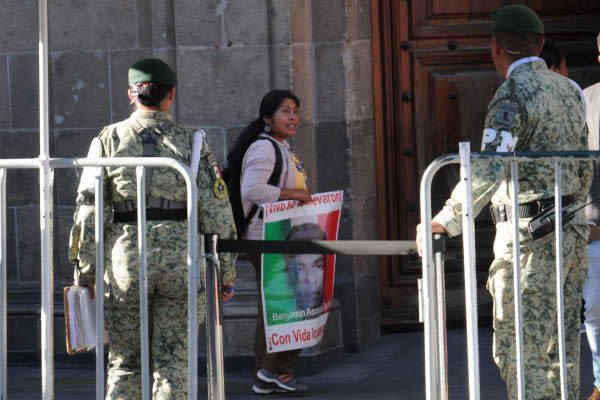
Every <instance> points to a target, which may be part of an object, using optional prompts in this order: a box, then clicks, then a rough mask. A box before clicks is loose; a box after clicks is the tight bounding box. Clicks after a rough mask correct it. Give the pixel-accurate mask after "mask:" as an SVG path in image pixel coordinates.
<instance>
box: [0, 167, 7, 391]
mask: <svg viewBox="0 0 600 400" xmlns="http://www.w3.org/2000/svg"><path fill="white" fill-rule="evenodd" d="M7 222H8V221H7V220H6V169H5V168H1V169H0V398H1V399H6V392H7V386H6V385H7V379H6V372H7V370H6V355H7V351H8V348H7V343H6V334H7V331H6V326H7V323H8V309H7V302H6V295H7V292H6V290H7V288H6V266H7V262H6V260H7V259H6V257H7V254H6V250H7V248H6V224H7Z"/></svg>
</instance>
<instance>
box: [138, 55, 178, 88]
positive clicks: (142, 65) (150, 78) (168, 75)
mask: <svg viewBox="0 0 600 400" xmlns="http://www.w3.org/2000/svg"><path fill="white" fill-rule="evenodd" d="M128 76H129V84H130V85H136V84H138V83H145V82H151V83H156V84H159V85H169V86H175V85H176V84H177V77H176V76H175V72H173V70H172V69H171V67H169V64H167V63H166V62H164V61H163V60H160V59H158V58H144V59H143V60H139V61H137V62H136V63H135V64H133V65H132V66H131V67H129V74H128Z"/></svg>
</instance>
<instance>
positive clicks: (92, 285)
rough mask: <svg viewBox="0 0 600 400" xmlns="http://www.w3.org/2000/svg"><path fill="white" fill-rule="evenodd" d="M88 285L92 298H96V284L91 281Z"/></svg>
mask: <svg viewBox="0 0 600 400" xmlns="http://www.w3.org/2000/svg"><path fill="white" fill-rule="evenodd" d="M87 287H88V291H89V292H90V297H91V299H92V300H94V299H95V298H96V284H95V283H90V284H89V285H87Z"/></svg>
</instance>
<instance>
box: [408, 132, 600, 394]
mask: <svg viewBox="0 0 600 400" xmlns="http://www.w3.org/2000/svg"><path fill="white" fill-rule="evenodd" d="M459 149H460V152H459V154H458V155H456V154H453V155H447V156H442V157H440V158H438V159H436V160H435V161H433V162H432V163H431V164H430V165H429V167H428V168H427V169H426V170H425V173H424V174H423V178H422V180H421V188H420V202H421V222H422V230H423V231H422V232H423V239H422V240H423V246H422V249H423V259H422V261H423V264H422V265H423V278H422V282H421V285H420V286H421V290H420V297H421V298H420V302H419V304H420V305H421V314H422V316H423V322H424V332H425V337H424V344H425V392H426V398H427V400H446V399H448V360H447V347H446V339H445V338H446V318H445V302H444V296H445V291H444V275H443V267H440V265H441V264H443V263H442V262H441V261H440V260H439V255H436V256H435V257H438V259H437V260H436V259H434V253H433V241H432V237H433V236H432V231H431V220H432V210H431V189H432V187H431V186H432V182H433V178H434V176H435V174H436V173H437V172H438V171H439V170H440V169H441V168H443V167H445V166H447V165H450V164H458V163H460V179H461V181H462V182H464V187H465V190H464V192H463V203H462V204H463V207H462V225H463V255H464V261H463V262H464V275H465V303H466V325H467V357H468V384H469V399H470V400H479V399H480V398H481V390H480V377H479V342H478V327H477V281H476V266H475V227H474V217H475V216H474V215H473V196H472V175H471V161H472V160H478V161H480V162H492V161H500V162H504V163H507V164H509V166H510V171H511V191H512V193H518V192H519V185H518V182H519V177H518V169H517V165H518V163H519V162H530V161H534V160H546V161H548V160H551V161H553V162H554V171H555V178H554V181H555V184H554V193H555V194H556V193H562V167H561V161H566V160H571V161H572V160H590V161H591V160H598V159H600V152H592V151H559V152H551V153H550V152H548V153H543V152H530V153H471V151H470V144H469V143H468V142H466V143H460V145H459ZM518 207H519V205H518V197H517V196H513V199H512V215H511V220H512V221H518V215H519V214H518V213H519V209H518ZM555 209H556V210H561V209H562V197H561V196H560V195H557V196H555ZM555 215H556V218H555V230H554V234H555V237H556V249H557V251H556V309H557V325H558V342H559V343H558V344H559V361H560V388H561V398H562V399H563V400H564V399H567V396H568V392H567V374H566V353H565V321H564V296H563V284H562V282H563V270H562V266H563V253H562V244H563V237H562V232H563V230H562V223H563V221H562V213H561V212H557V213H556V214H555ZM513 225H514V229H513V231H512V239H513V243H514V245H513V248H514V250H513V274H514V275H513V276H514V281H513V291H514V301H515V304H514V307H515V342H516V346H515V348H516V360H517V381H518V398H519V399H524V396H525V365H524V356H523V317H522V315H523V314H522V308H521V286H520V283H521V279H520V275H521V266H520V254H519V226H518V224H513Z"/></svg>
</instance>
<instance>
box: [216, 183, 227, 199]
mask: <svg viewBox="0 0 600 400" xmlns="http://www.w3.org/2000/svg"><path fill="white" fill-rule="evenodd" d="M213 192H214V193H215V196H217V199H219V200H223V199H225V198H226V197H227V185H226V184H225V181H224V180H223V178H217V180H216V181H215V184H214V185H213Z"/></svg>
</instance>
